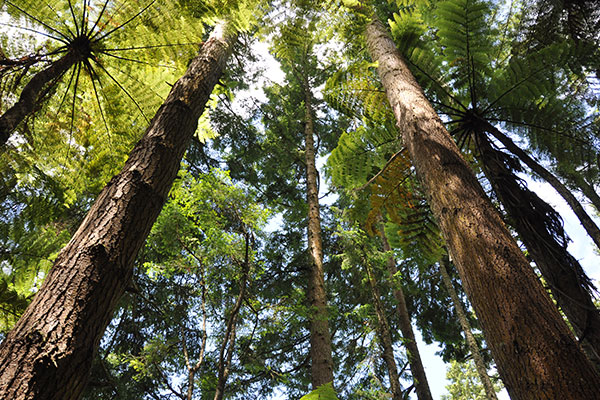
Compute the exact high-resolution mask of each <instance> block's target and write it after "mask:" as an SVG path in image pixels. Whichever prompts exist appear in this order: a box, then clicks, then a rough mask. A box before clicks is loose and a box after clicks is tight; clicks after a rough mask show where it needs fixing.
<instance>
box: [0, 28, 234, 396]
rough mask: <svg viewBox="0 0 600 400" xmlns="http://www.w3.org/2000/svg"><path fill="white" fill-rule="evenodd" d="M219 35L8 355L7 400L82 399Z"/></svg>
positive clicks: (213, 78)
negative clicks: (106, 328)
mask: <svg viewBox="0 0 600 400" xmlns="http://www.w3.org/2000/svg"><path fill="white" fill-rule="evenodd" d="M223 28H224V26H219V28H215V31H214V32H213V35H212V36H211V38H210V39H209V40H207V41H206V42H205V43H204V45H203V46H202V49H201V51H200V53H199V55H198V56H197V57H196V58H194V60H192V62H191V63H190V66H189V68H188V70H187V72H186V73H185V74H184V75H183V77H181V78H180V79H179V80H178V81H177V82H176V83H175V85H174V86H173V88H172V90H171V93H170V94H169V96H168V97H167V99H166V101H165V103H164V104H163V105H162V106H161V107H160V108H159V110H158V111H157V113H156V115H155V117H154V118H153V119H152V121H151V122H150V126H149V127H148V130H147V131H146V133H145V135H144V136H143V138H142V139H141V140H140V141H139V142H138V143H137V144H136V146H135V147H134V149H133V150H132V152H131V154H130V156H129V159H128V160H127V162H126V163H125V166H124V168H123V169H122V171H121V172H120V173H119V174H118V175H116V176H115V177H114V178H113V179H112V180H111V181H110V182H109V183H108V184H107V185H106V187H105V188H104V189H103V190H102V192H101V193H100V195H99V196H98V198H97V200H96V202H95V203H94V205H93V206H92V208H91V209H90V211H89V212H88V214H87V216H86V218H85V219H84V221H83V222H82V224H81V226H80V227H79V229H78V230H77V232H76V233H75V235H74V236H73V238H72V239H71V241H70V242H69V243H68V244H67V246H66V247H65V248H64V249H63V250H62V251H61V252H60V254H59V255H58V257H57V259H56V262H55V263H54V266H53V267H52V269H51V270H50V272H49V273H48V276H47V277H46V280H45V281H44V283H43V285H42V287H41V289H40V291H39V292H38V294H37V295H36V297H35V298H34V300H33V301H32V303H31V305H30V306H29V307H28V308H27V310H26V311H25V313H24V314H23V316H22V317H21V319H20V320H19V321H18V323H17V324H16V326H15V327H14V328H13V330H12V331H10V333H9V334H8V336H7V337H6V339H5V341H4V342H3V343H2V345H1V346H0V398H2V399H12V400H24V399H36V400H46V399H53V400H65V399H77V398H79V396H80V393H81V391H82V389H83V387H84V385H85V383H86V380H87V376H88V372H89V370H90V367H91V363H92V358H93V354H94V352H95V350H96V348H97V347H98V344H99V341H100V339H101V337H102V333H103V331H104V329H105V327H106V325H107V324H108V323H109V321H110V319H111V317H112V312H113V309H114V307H115V305H116V304H117V302H118V300H119V298H120V297H121V295H122V294H123V292H124V290H125V288H126V286H127V285H128V283H129V281H130V279H131V275H132V269H133V262H134V259H135V257H136V255H137V253H138V250H139V249H140V247H141V246H142V245H143V243H144V241H145V240H146V237H147V235H148V233H149V231H150V228H151V227H152V224H153V223H154V221H155V220H156V217H157V216H158V214H159V212H160V210H161V208H162V206H163V204H164V202H165V200H166V196H167V194H168V191H169V189H170V187H171V185H172V183H173V180H174V179H175V176H176V174H177V171H178V170H179V164H180V161H181V158H182V157H183V153H184V152H185V149H186V147H187V145H188V143H189V141H190V139H191V138H192V136H193V134H194V131H195V129H196V126H197V120H198V117H199V116H200V114H201V113H202V111H203V109H204V106H205V104H206V101H207V100H208V98H209V96H210V94H211V92H212V89H213V87H214V85H215V84H216V83H217V81H218V79H219V77H220V76H221V73H222V71H223V69H224V67H225V63H226V60H227V57H228V56H229V54H230V51H231V47H232V46H231V45H232V43H231V41H232V40H233V37H232V36H230V35H226V34H225V31H224V29H223Z"/></svg>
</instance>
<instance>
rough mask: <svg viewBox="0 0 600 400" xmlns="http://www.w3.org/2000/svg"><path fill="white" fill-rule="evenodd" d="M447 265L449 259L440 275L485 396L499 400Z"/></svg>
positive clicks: (444, 262) (444, 263)
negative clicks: (463, 334)
mask: <svg viewBox="0 0 600 400" xmlns="http://www.w3.org/2000/svg"><path fill="white" fill-rule="evenodd" d="M447 263H448V259H447V258H445V259H444V260H442V261H441V262H440V274H441V275H442V281H443V282H444V286H445V287H446V290H447V291H448V294H449V295H450V299H451V300H452V304H453V305H454V310H455V311H456V315H457V316H458V322H460V326H461V328H462V330H463V332H464V333H465V339H466V340H467V345H468V346H469V350H470V351H471V356H472V357H473V361H474V362H475V369H476V370H477V374H479V379H481V383H482V384H483V388H484V390H485V395H486V397H487V398H488V400H498V397H497V396H496V391H495V390H494V385H492V381H491V380H490V376H489V375H488V373H487V368H486V367H485V363H484V362H483V357H481V352H480V351H479V346H478V345H477V341H476V340H475V336H473V331H472V330H471V324H469V320H468V319H467V314H466V313H465V310H464V309H463V306H462V304H461V303H460V300H459V298H458V294H457V293H456V290H454V286H452V280H450V275H449V274H448V269H447V268H446V265H447Z"/></svg>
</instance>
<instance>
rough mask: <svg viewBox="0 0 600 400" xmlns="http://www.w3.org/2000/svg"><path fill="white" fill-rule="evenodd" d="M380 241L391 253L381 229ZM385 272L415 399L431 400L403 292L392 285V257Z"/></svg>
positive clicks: (394, 272) (399, 286)
mask: <svg viewBox="0 0 600 400" xmlns="http://www.w3.org/2000/svg"><path fill="white" fill-rule="evenodd" d="M381 240H382V241H383V250H384V251H386V252H389V251H391V250H392V249H391V247H390V244H389V242H388V240H387V237H386V236H385V232H384V231H383V227H382V229H381ZM387 270H388V273H389V277H390V282H391V283H392V285H393V291H394V298H395V299H396V303H397V305H396V309H397V310H398V321H399V325H400V332H402V337H403V339H404V340H403V343H404V346H405V347H406V355H407V358H408V363H409V364H410V372H411V374H412V378H413V383H414V385H415V391H416V392H417V398H418V399H419V400H433V397H432V396H431V390H430V389H429V383H428V382H427V375H425V368H424V367H423V362H422V361H421V354H419V348H418V347H417V341H416V340H415V334H414V332H413V329H412V323H411V321H410V314H409V313H408V308H406V299H405V298H404V292H403V291H402V286H401V285H400V284H397V285H396V284H394V276H395V275H396V273H397V272H398V269H397V267H396V262H395V261H394V258H393V257H389V258H388V262H387Z"/></svg>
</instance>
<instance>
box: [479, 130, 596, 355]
mask: <svg viewBox="0 0 600 400" xmlns="http://www.w3.org/2000/svg"><path fill="white" fill-rule="evenodd" d="M477 144H478V147H479V150H480V151H479V152H480V157H481V158H482V159H483V166H484V170H485V172H486V175H487V177H488V179H489V180H490V182H491V184H492V187H493V188H494V192H495V193H496V195H497V196H498V199H499V200H500V202H501V203H502V205H503V206H504V209H505V210H506V213H507V214H508V218H509V220H510V223H511V225H512V226H513V227H514V229H515V230H516V231H517V233H518V234H519V237H520V239H521V240H522V241H523V244H524V245H525V247H526V248H527V250H529V252H530V255H531V257H532V258H533V261H535V264H536V265H537V267H538V268H539V270H540V272H541V273H542V276H543V277H544V279H545V280H546V282H547V283H548V286H549V287H550V290H551V291H552V295H553V296H554V299H555V300H556V302H557V303H558V305H559V306H560V308H561V309H562V310H563V312H564V313H565V315H566V316H567V319H568V320H569V322H570V323H571V325H572V326H573V330H574V331H575V334H576V335H577V337H578V338H579V340H580V342H581V343H582V344H583V345H584V350H585V352H586V354H587V355H588V358H590V360H591V361H592V362H593V363H594V364H595V365H596V366H598V365H599V362H600V360H599V357H598V355H599V354H600V313H599V312H598V309H597V308H596V306H595V305H594V302H593V299H592V296H591V293H592V292H593V290H594V289H595V288H594V286H593V284H592V282H591V280H590V279H589V278H588V277H587V276H586V274H585V272H584V271H583V268H581V265H580V264H579V262H578V261H577V260H576V259H575V258H574V257H573V256H572V255H571V254H570V253H569V252H568V250H567V244H568V238H567V237H566V235H565V232H564V230H563V227H562V221H561V220H560V219H559V218H560V216H559V215H558V214H556V212H555V211H554V210H553V209H552V207H551V206H550V205H548V204H547V203H546V202H545V201H543V200H542V199H540V198H539V197H538V196H537V195H536V194H535V193H533V192H531V191H530V190H529V189H527V188H526V187H523V186H522V185H521V183H520V182H519V178H518V177H517V176H515V175H514V174H513V173H512V172H511V170H510V169H509V167H508V166H507V165H506V161H507V160H506V155H505V154H504V153H502V152H500V151H498V150H496V149H494V148H493V147H492V144H491V143H490V142H489V141H488V139H487V137H486V136H485V135H481V134H480V135H478V136H477Z"/></svg>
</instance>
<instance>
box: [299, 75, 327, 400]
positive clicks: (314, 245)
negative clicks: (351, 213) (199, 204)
mask: <svg viewBox="0 0 600 400" xmlns="http://www.w3.org/2000/svg"><path fill="white" fill-rule="evenodd" d="M303 88H304V112H305V121H304V134H305V153H306V199H307V202H308V250H309V257H310V276H309V281H308V291H307V297H308V302H309V305H310V307H311V308H312V310H311V314H310V315H311V317H310V359H311V379H312V387H313V389H316V388H318V387H319V386H321V385H323V384H325V383H329V382H333V357H332V352H331V333H330V331H329V312H328V310H327V293H326V291H325V278H324V273H323V244H322V241H321V215H320V211H319V187H318V184H317V179H318V175H317V174H318V172H317V167H316V164H315V159H316V157H315V142H314V134H315V128H314V116H313V110H312V93H311V90H310V86H309V83H308V79H307V78H306V76H304V77H303Z"/></svg>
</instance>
